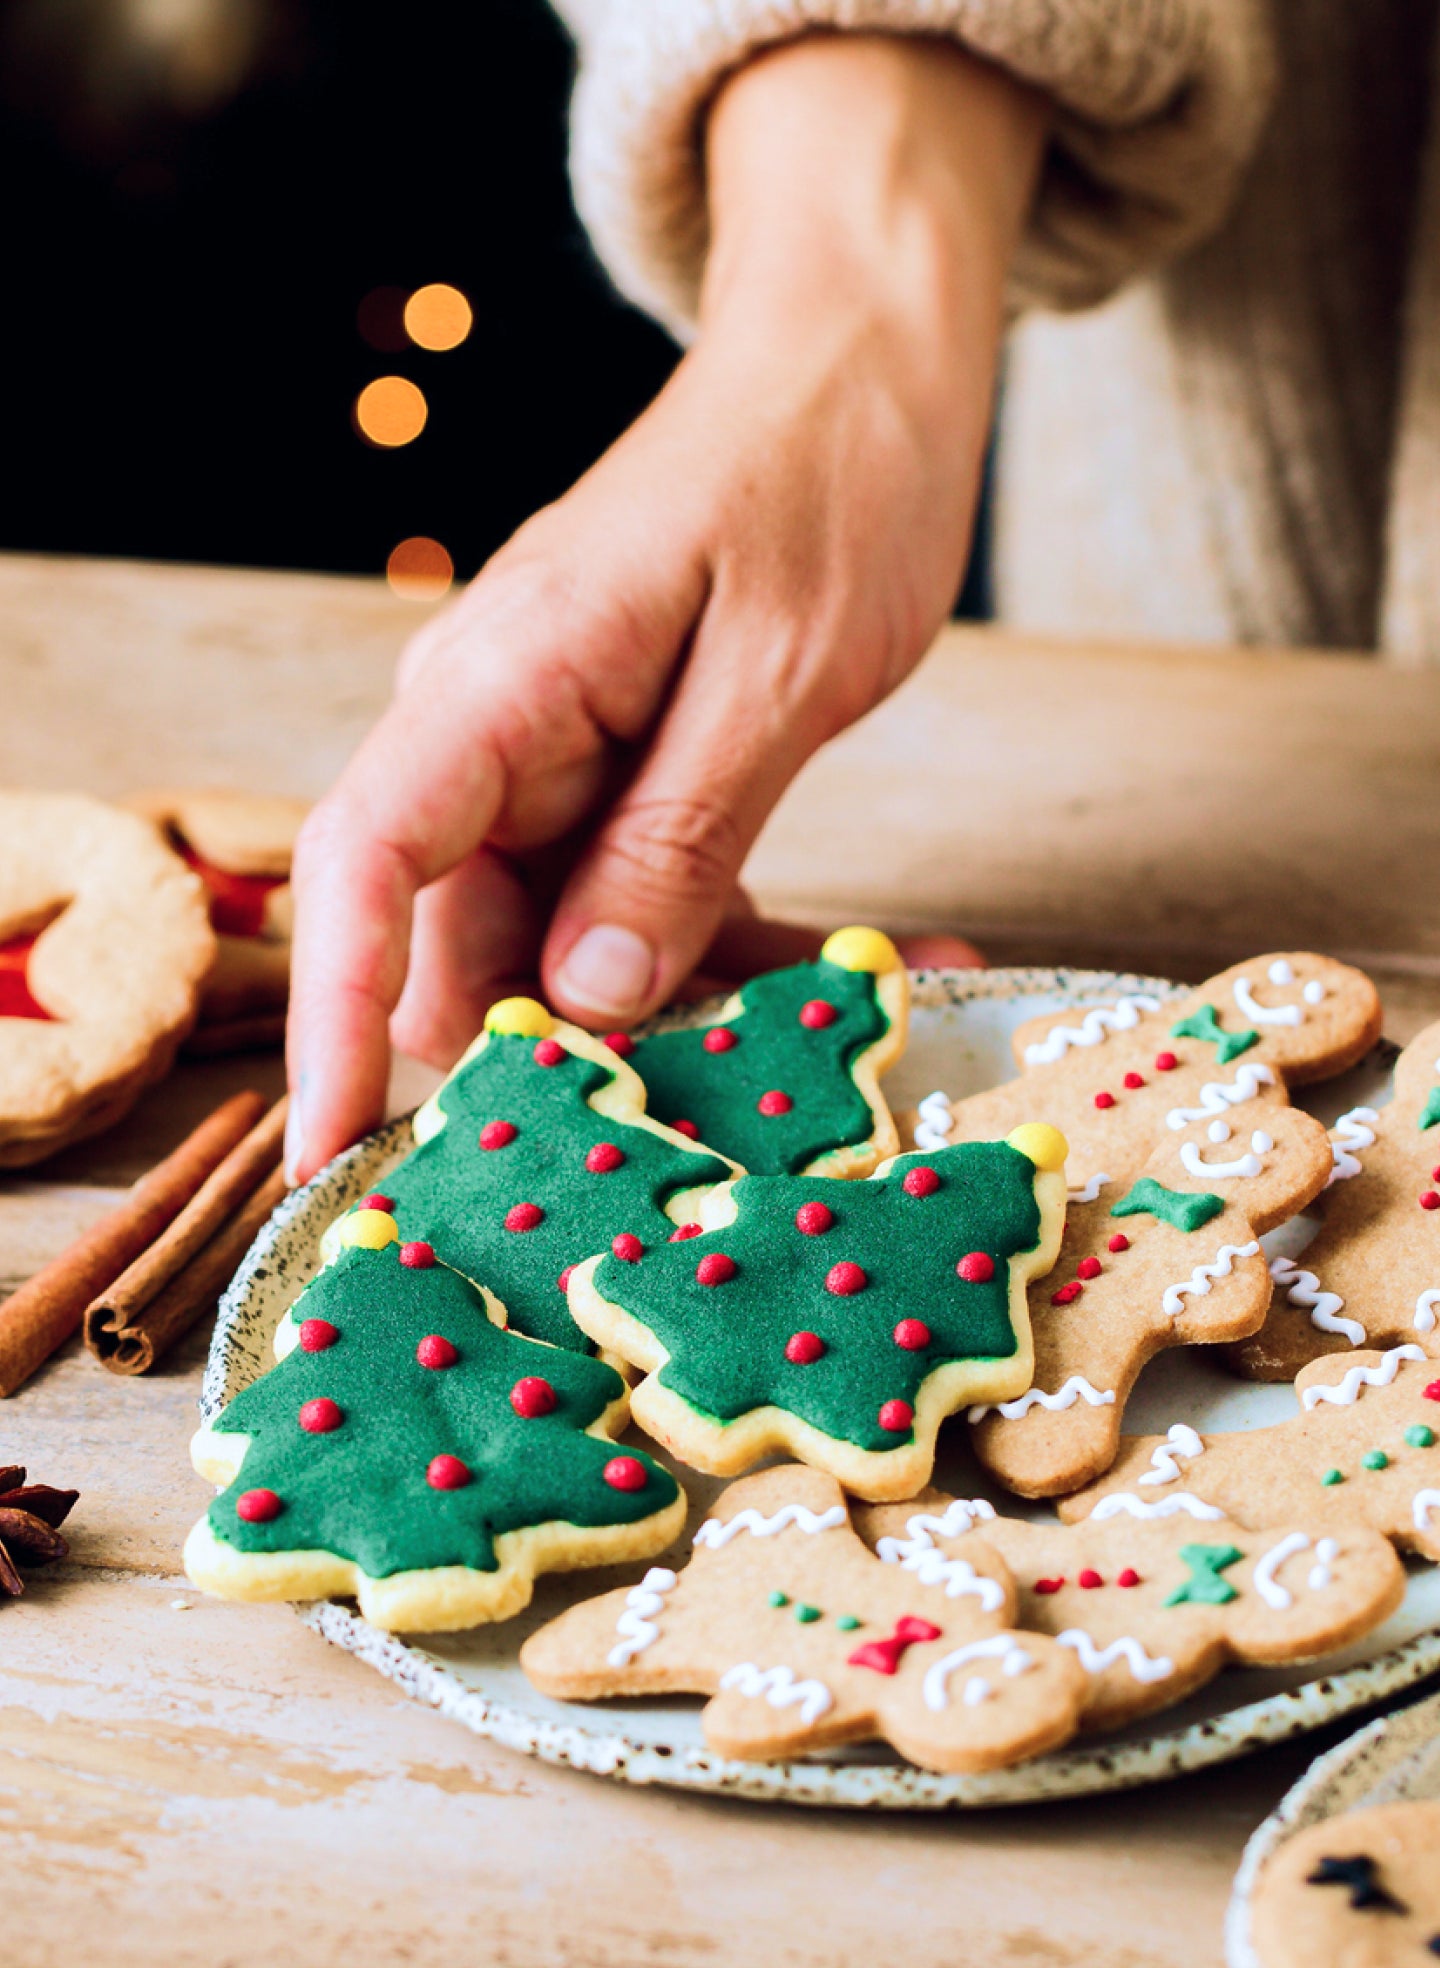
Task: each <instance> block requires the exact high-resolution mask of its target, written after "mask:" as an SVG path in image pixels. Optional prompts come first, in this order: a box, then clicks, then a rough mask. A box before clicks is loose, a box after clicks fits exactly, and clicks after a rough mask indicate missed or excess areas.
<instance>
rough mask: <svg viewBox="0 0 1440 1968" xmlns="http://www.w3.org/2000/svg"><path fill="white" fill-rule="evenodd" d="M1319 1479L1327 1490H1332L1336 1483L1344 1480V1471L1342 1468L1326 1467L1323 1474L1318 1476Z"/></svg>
mask: <svg viewBox="0 0 1440 1968" xmlns="http://www.w3.org/2000/svg"><path fill="white" fill-rule="evenodd" d="M1320 1481H1321V1482H1322V1483H1323V1484H1324V1485H1325V1487H1326V1489H1327V1490H1333V1489H1334V1487H1335V1485H1336V1484H1337V1483H1343V1482H1344V1481H1345V1472H1344V1470H1343V1469H1327V1470H1326V1471H1325V1474H1324V1475H1323V1476H1322V1477H1321V1478H1320Z"/></svg>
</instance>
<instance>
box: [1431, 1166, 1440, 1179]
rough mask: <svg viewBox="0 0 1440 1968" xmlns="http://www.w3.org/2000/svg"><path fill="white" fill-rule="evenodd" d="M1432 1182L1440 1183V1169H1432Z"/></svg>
mask: <svg viewBox="0 0 1440 1968" xmlns="http://www.w3.org/2000/svg"><path fill="white" fill-rule="evenodd" d="M1430 1180H1431V1181H1432V1182H1440V1168H1433V1169H1431V1171H1430Z"/></svg>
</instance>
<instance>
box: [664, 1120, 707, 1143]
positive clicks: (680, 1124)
mask: <svg viewBox="0 0 1440 1968" xmlns="http://www.w3.org/2000/svg"><path fill="white" fill-rule="evenodd" d="M670 1126H671V1127H672V1128H673V1129H674V1131H675V1133H676V1134H683V1135H684V1137H685V1139H686V1140H687V1141H698V1140H699V1139H700V1130H699V1128H698V1127H696V1125H695V1123H694V1122H693V1121H672V1122H671V1123H670Z"/></svg>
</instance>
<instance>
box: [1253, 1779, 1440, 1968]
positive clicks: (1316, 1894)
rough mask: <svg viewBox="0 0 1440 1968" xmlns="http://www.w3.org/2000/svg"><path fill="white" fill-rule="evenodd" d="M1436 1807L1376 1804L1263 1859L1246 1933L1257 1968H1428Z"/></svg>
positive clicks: (1439, 1847) (1435, 1936)
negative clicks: (1256, 1960)
mask: <svg viewBox="0 0 1440 1968" xmlns="http://www.w3.org/2000/svg"><path fill="white" fill-rule="evenodd" d="M1437 1855H1440V1803H1434V1802H1430V1801H1424V1800H1417V1801H1415V1802H1412V1803H1400V1804H1380V1805H1376V1806H1375V1807H1374V1808H1373V1809H1370V1810H1365V1811H1350V1812H1347V1813H1346V1814H1345V1815H1344V1816H1343V1817H1338V1818H1326V1819H1324V1820H1323V1822H1322V1823H1320V1824H1312V1825H1307V1826H1306V1828H1305V1829H1304V1830H1303V1831H1298V1832H1296V1833H1295V1835H1294V1837H1293V1838H1287V1839H1286V1841H1285V1843H1284V1844H1283V1845H1281V1846H1280V1847H1279V1849H1278V1850H1277V1851H1276V1852H1275V1853H1274V1854H1273V1855H1272V1856H1271V1857H1270V1858H1269V1859H1268V1860H1267V1862H1266V1864H1265V1867H1264V1870H1263V1871H1262V1872H1261V1874H1260V1877H1259V1879H1258V1880H1257V1881H1256V1884H1255V1897H1254V1900H1253V1902H1252V1905H1251V1914H1250V1920H1251V1933H1252V1937H1253V1942H1254V1948H1255V1953H1256V1956H1257V1957H1258V1959H1259V1961H1260V1964H1261V1968H1329V1964H1332V1963H1333V1964H1335V1968H1342V1964H1343V1968H1434V1963H1435V1959H1436V1957H1437V1956H1440V1858H1437Z"/></svg>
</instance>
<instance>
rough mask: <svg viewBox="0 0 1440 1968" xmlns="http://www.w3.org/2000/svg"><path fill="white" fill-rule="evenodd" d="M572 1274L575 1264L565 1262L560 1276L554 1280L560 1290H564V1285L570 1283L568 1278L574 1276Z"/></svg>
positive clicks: (573, 1273)
mask: <svg viewBox="0 0 1440 1968" xmlns="http://www.w3.org/2000/svg"><path fill="white" fill-rule="evenodd" d="M574 1275H575V1266H574V1265H573V1264H567V1265H566V1266H565V1269H564V1270H563V1271H562V1272H561V1273H560V1276H559V1277H558V1278H557V1279H556V1280H555V1282H556V1284H557V1285H558V1286H559V1287H560V1289H561V1291H564V1290H565V1288H566V1286H567V1285H568V1284H569V1283H570V1280H571V1279H572V1278H573V1277H574Z"/></svg>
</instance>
